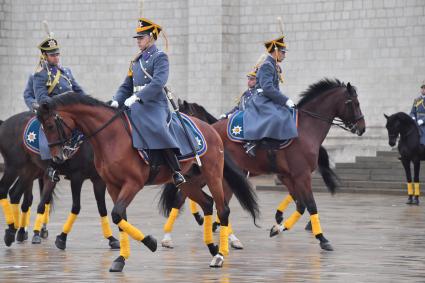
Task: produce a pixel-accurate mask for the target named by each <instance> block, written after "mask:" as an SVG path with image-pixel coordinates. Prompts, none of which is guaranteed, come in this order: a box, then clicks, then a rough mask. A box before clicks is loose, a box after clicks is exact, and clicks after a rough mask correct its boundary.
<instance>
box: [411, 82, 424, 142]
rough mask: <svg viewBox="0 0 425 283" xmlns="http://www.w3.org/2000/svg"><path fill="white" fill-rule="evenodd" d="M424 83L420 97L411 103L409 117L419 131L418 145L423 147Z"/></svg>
mask: <svg viewBox="0 0 425 283" xmlns="http://www.w3.org/2000/svg"><path fill="white" fill-rule="evenodd" d="M424 100H425V81H423V82H422V84H421V95H420V96H419V97H417V98H415V100H414V101H413V106H412V110H410V117H412V119H413V120H415V121H416V123H417V125H418V126H419V129H420V143H421V144H424V145H425V124H424V122H425V105H424Z"/></svg>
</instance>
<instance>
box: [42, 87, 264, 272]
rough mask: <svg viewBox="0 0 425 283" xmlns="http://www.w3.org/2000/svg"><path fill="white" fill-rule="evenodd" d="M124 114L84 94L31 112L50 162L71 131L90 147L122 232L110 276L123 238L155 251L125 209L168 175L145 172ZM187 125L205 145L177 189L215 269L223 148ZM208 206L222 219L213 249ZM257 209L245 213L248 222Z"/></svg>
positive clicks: (225, 210)
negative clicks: (196, 212) (195, 216)
mask: <svg viewBox="0 0 425 283" xmlns="http://www.w3.org/2000/svg"><path fill="white" fill-rule="evenodd" d="M124 111H125V109H121V110H117V109H115V108H112V107H110V106H109V105H107V104H105V103H103V102H101V101H99V100H97V99H95V98H92V97H90V96H86V95H78V94H75V93H69V94H63V95H60V96H56V97H53V98H52V99H51V100H50V101H46V102H44V103H42V104H41V105H40V106H39V107H38V108H37V117H38V119H39V120H40V121H41V123H42V125H43V129H44V130H45V134H46V137H47V140H48V141H49V147H50V152H51V154H52V157H53V160H54V161H55V162H57V163H60V162H63V161H64V160H66V159H67V156H66V154H65V153H64V150H63V146H64V145H66V144H67V143H69V141H70V138H71V136H70V133H71V131H72V130H73V129H78V130H79V131H81V132H82V133H83V134H84V135H85V137H86V140H88V142H90V143H91V145H92V147H93V151H94V164H95V166H96V169H97V172H98V173H99V175H100V176H101V177H102V179H103V180H104V181H105V183H106V186H107V189H108V193H109V195H110V196H111V198H112V201H113V203H114V208H113V209H112V212H111V216H112V220H113V222H114V223H115V224H116V225H118V227H119V228H120V229H121V231H122V232H121V233H120V237H121V241H120V244H121V245H120V256H119V257H118V258H116V259H115V260H114V261H113V262H112V265H111V268H110V269H109V270H110V271H111V272H121V271H122V270H123V268H124V265H125V260H126V259H128V257H129V252H130V246H129V239H128V235H129V236H131V237H132V238H133V239H134V240H136V241H138V242H142V243H143V244H144V245H145V246H147V247H148V249H149V250H151V251H152V252H154V251H156V249H157V241H156V240H155V238H154V237H153V236H151V235H147V236H145V235H144V234H143V233H142V232H141V231H140V230H139V229H138V228H136V227H135V226H133V225H132V224H130V222H128V221H127V215H126V209H127V207H128V206H129V205H130V203H131V202H132V200H133V199H134V197H135V195H136V194H137V193H138V192H139V191H140V190H141V189H142V188H143V187H144V186H145V185H147V184H156V185H158V184H165V183H170V182H171V181H172V178H171V173H172V172H171V170H170V169H169V168H168V167H167V166H160V167H159V170H158V171H156V174H154V175H151V177H150V173H154V171H153V170H152V171H151V169H150V166H149V164H148V163H147V162H146V160H144V159H143V158H142V157H141V155H140V152H138V151H137V150H136V149H135V148H133V145H132V137H131V131H132V126H131V123H130V124H129V122H128V120H127V119H128V116H126V115H123V113H124ZM192 121H193V122H194V123H195V124H196V125H197V127H198V128H199V129H200V131H201V132H202V133H203V135H204V137H205V140H206V143H207V145H208V146H207V150H206V152H205V153H204V154H203V155H202V156H201V161H202V166H201V167H199V166H197V165H195V164H196V163H195V161H194V159H189V160H186V161H182V162H181V167H182V172H183V173H184V174H185V176H186V179H187V182H186V183H185V184H183V185H182V186H181V187H180V188H181V190H182V191H183V192H184V193H185V194H186V195H187V196H188V197H189V198H191V199H192V200H194V201H196V202H197V203H198V204H199V205H200V206H201V208H202V210H203V212H204V215H205V217H204V242H205V243H206V244H207V247H208V249H209V251H210V253H211V254H212V255H213V260H212V261H211V263H210V267H221V266H222V264H223V261H224V256H225V255H227V254H228V238H227V237H228V235H227V232H228V230H227V225H228V216H229V214H230V209H229V207H228V205H227V203H226V201H225V200H224V196H223V164H224V154H223V153H224V148H223V143H222V141H221V139H220V136H219V135H218V134H217V132H216V131H215V130H214V128H212V127H211V126H209V125H208V124H206V123H205V122H202V121H200V120H198V119H196V118H192ZM135 130H137V129H135ZM236 177H237V176H236ZM205 185H208V188H209V190H210V192H211V195H212V198H211V197H210V196H208V195H207V194H205V193H204V192H203V191H202V187H203V186H205ZM234 189H238V188H234ZM244 200H246V199H242V200H241V199H239V201H244ZM249 201H251V203H250V204H245V205H243V206H244V207H245V208H247V207H251V208H253V207H254V208H255V207H257V203H256V202H255V199H249ZM213 203H215V204H216V208H217V211H218V214H219V217H220V219H221V221H222V223H221V224H222V229H221V230H220V242H219V248H218V251H217V247H216V246H215V245H214V240H213V237H212V217H211V215H212V206H213ZM257 210H258V209H257ZM257 210H255V209H252V210H251V211H249V212H250V213H251V215H252V217H253V219H254V223H255V219H256V217H257Z"/></svg>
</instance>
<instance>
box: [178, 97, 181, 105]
mask: <svg viewBox="0 0 425 283" xmlns="http://www.w3.org/2000/svg"><path fill="white" fill-rule="evenodd" d="M177 104H178V105H182V100H181V99H180V97H179V98H178V99H177Z"/></svg>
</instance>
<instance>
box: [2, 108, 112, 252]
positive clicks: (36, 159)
mask: <svg viewBox="0 0 425 283" xmlns="http://www.w3.org/2000/svg"><path fill="white" fill-rule="evenodd" d="M34 116H35V115H34V113H32V112H22V113H18V114H16V115H13V116H12V117H10V118H8V119H7V120H5V121H1V123H0V124H1V125H0V152H1V154H2V156H3V158H4V162H5V170H4V174H3V176H2V178H1V180H0V202H2V205H3V211H4V215H5V217H6V223H7V224H8V228H7V229H6V232H5V236H4V241H5V244H6V246H10V245H11V244H12V243H13V242H14V241H15V234H16V232H17V235H16V240H17V241H18V242H22V241H24V240H25V239H26V238H27V232H26V231H25V227H26V226H28V224H29V214H30V206H31V204H32V188H33V182H34V180H35V179H39V186H40V189H42V188H43V190H42V193H41V196H40V204H39V205H38V207H37V219H36V222H35V225H34V236H33V239H32V243H33V244H40V243H41V238H47V235H48V232H47V229H46V227H45V225H46V224H47V222H48V215H49V205H46V204H49V203H50V200H52V191H53V189H54V187H55V184H56V183H54V182H52V181H50V179H49V178H48V177H47V175H46V174H45V171H46V168H47V165H48V162H47V161H44V160H41V158H40V155H39V154H37V153H34V152H31V151H29V150H27V149H25V145H24V143H23V133H24V129H25V126H26V125H27V123H28V121H29V120H30V119H32V118H33V117H34ZM58 171H59V173H60V174H63V175H65V178H66V179H69V180H70V182H71V192H72V208H71V213H70V215H69V217H68V220H67V222H66V223H65V224H64V227H63V232H62V233H61V234H60V235H58V236H57V237H56V241H55V244H56V246H57V247H58V248H59V249H62V250H63V249H65V248H66V240H67V235H68V234H69V232H70V231H71V228H72V225H73V223H74V221H75V219H76V217H77V215H78V214H79V212H80V209H81V204H80V196H81V188H82V184H83V182H84V180H86V179H90V181H91V182H92V183H93V191H94V194H95V198H96V202H97V207H98V210H99V214H100V217H101V226H102V231H103V235H104V237H105V238H106V239H108V242H109V246H110V248H112V249H119V241H118V240H117V239H116V238H115V237H114V236H113V235H112V232H111V228H110V225H109V221H108V215H107V209H106V204H105V192H106V185H105V183H104V182H103V181H102V179H101V178H100V176H99V175H98V174H97V172H96V169H95V167H94V163H93V150H92V149H91V147H90V145H89V144H83V145H82V146H81V147H80V148H79V150H78V152H76V153H75V154H74V155H73V158H72V159H70V160H68V161H67V162H65V163H63V164H61V165H60V166H58ZM8 191H9V195H10V199H11V205H9V203H8V200H7V193H8ZM22 194H24V201H23V202H22V207H21V209H22V214H21V217H19V210H18V205H19V201H20V199H21V197H22ZM43 222H44V223H45V224H43V227H41V224H42V223H43Z"/></svg>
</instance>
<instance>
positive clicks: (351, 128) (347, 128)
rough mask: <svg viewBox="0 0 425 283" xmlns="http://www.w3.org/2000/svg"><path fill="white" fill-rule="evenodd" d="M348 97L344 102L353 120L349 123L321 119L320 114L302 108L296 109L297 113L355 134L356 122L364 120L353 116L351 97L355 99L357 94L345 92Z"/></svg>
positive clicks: (362, 116)
mask: <svg viewBox="0 0 425 283" xmlns="http://www.w3.org/2000/svg"><path fill="white" fill-rule="evenodd" d="M333 90H334V89H331V90H329V91H328V92H332V91H333ZM347 93H348V95H347V100H346V101H345V102H344V105H345V107H348V108H349V109H350V111H351V113H352V116H354V118H353V119H351V120H350V121H343V120H342V119H340V118H333V119H331V118H327V117H323V116H321V115H320V114H317V113H314V112H311V111H308V110H305V109H303V108H297V109H298V111H300V112H303V113H305V114H307V115H309V116H311V117H313V118H315V119H319V120H321V121H324V122H326V123H328V124H330V125H331V126H337V127H339V128H341V129H343V130H345V131H347V132H351V133H355V132H356V130H357V127H356V125H357V122H358V121H360V120H361V119H363V118H364V115H359V116H355V115H354V113H355V106H354V101H353V99H352V98H353V97H357V94H353V93H349V92H348V91H347Z"/></svg>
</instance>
